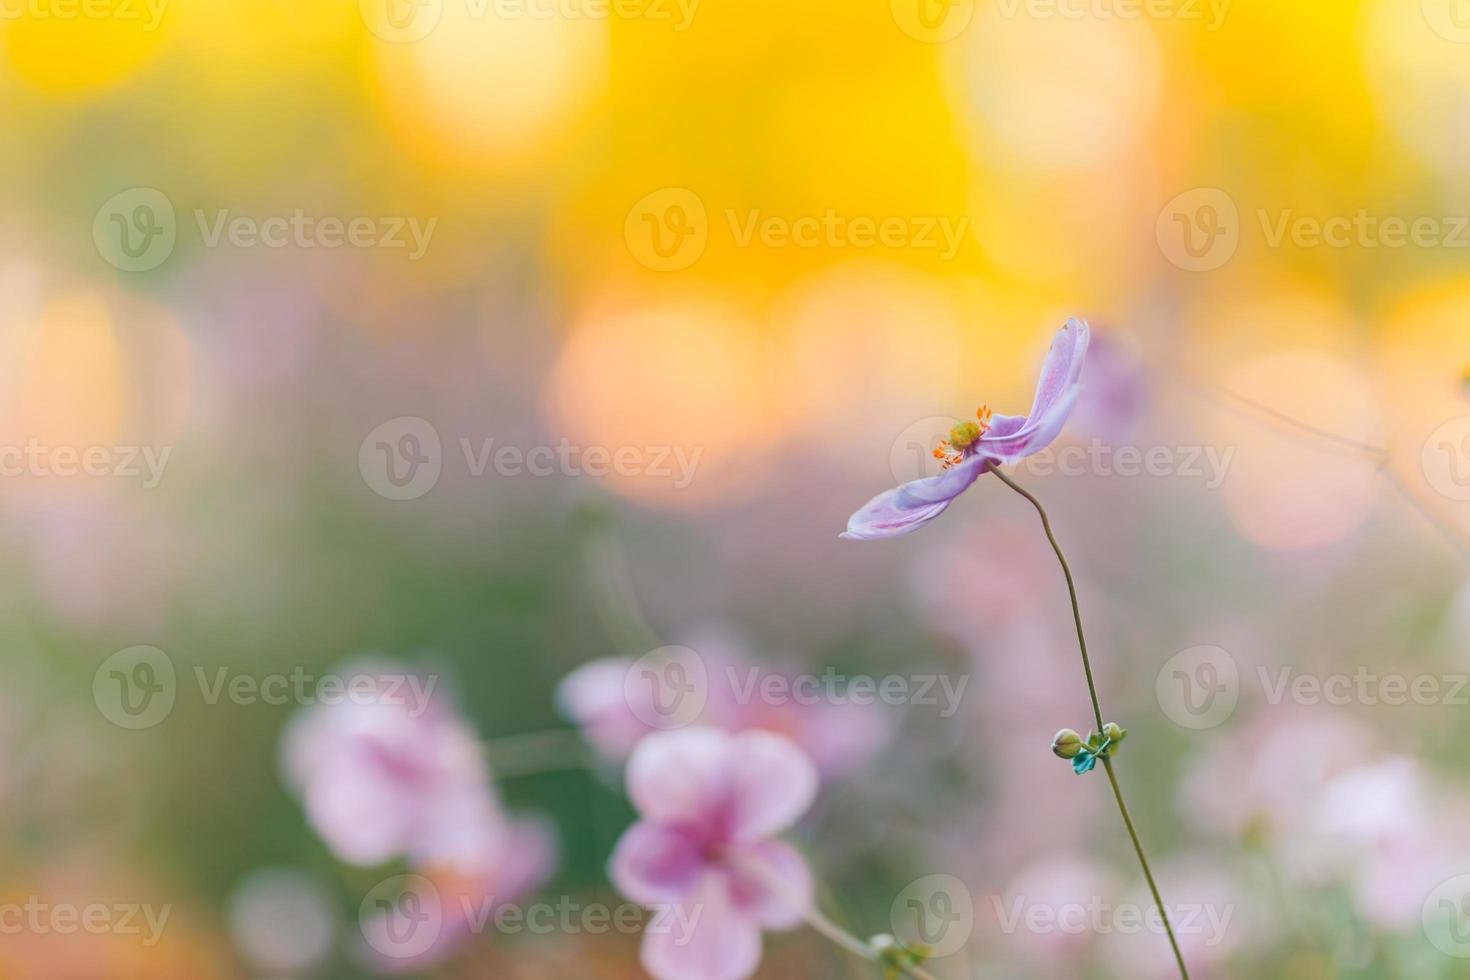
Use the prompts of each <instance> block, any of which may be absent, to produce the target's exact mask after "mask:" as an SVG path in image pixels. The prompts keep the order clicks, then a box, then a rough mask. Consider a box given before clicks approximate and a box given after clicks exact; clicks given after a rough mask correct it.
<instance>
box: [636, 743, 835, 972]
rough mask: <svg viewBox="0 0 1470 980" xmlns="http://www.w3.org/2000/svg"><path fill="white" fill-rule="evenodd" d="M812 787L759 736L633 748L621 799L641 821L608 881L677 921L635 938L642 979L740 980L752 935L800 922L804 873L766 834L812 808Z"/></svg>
mask: <svg viewBox="0 0 1470 980" xmlns="http://www.w3.org/2000/svg"><path fill="white" fill-rule="evenodd" d="M817 786H818V779H817V770H816V767H815V766H814V765H813V764H812V762H811V760H810V759H808V758H807V757H806V756H805V755H804V754H803V753H802V752H801V750H800V749H798V748H797V747H796V746H795V745H794V744H793V743H792V742H791V741H790V740H789V739H786V738H782V737H781V736H779V735H773V734H771V733H769V732H757V731H750V732H742V733H739V734H731V733H729V732H724V731H720V730H718V729H714V728H689V729H684V730H682V731H674V732H659V733H656V734H653V735H649V736H648V737H647V738H645V739H644V740H643V741H641V742H639V743H638V747H637V748H636V749H635V750H634V752H633V756H632V758H631V759H629V761H628V795H629V796H630V798H631V799H632V801H633V805H634V806H635V807H636V808H637V809H638V813H639V816H640V817H641V819H640V820H639V821H638V822H637V823H635V824H634V825H633V826H632V827H630V828H629V829H628V831H627V833H625V834H624V835H623V838H622V839H621V840H620V841H619V842H618V845H617V848H616V850H615V852H614V854H613V857H612V861H611V866H610V869H609V873H610V875H611V877H612V880H613V883H614V884H615V885H616V886H617V888H618V890H619V891H620V892H622V893H623V894H624V895H626V896H627V897H628V898H629V899H631V900H632V901H635V902H638V903H639V904H641V905H644V906H647V907H649V908H654V909H664V910H668V909H675V910H676V911H677V912H679V913H680V914H676V915H664V916H661V917H660V918H661V919H662V920H663V925H662V927H661V928H658V929H656V930H655V929H652V928H650V930H649V931H647V932H646V933H645V935H644V939H643V955H642V959H643V966H644V968H645V969H647V970H648V972H649V973H651V974H653V976H655V977H656V978H658V980H743V978H745V977H749V976H750V975H751V974H753V973H754V972H755V970H756V967H757V966H759V964H760V958H761V933H762V931H763V930H783V929H792V928H795V927H796V926H797V925H798V924H799V923H800V922H801V920H802V917H803V915H804V914H805V912H806V911H807V909H808V908H809V907H810V904H811V896H812V880H811V875H810V872H809V871H808V870H807V867H806V863H805V862H804V861H803V860H802V858H801V855H800V854H798V853H797V852H796V850H795V849H794V848H792V847H791V846H790V845H788V844H785V843H783V842H781V841H779V840H776V839H775V837H776V835H777V834H779V833H781V832H782V831H784V830H786V829H787V828H789V827H790V826H792V825H793V824H794V823H796V821H797V820H799V819H800V818H801V816H802V815H803V814H804V813H806V811H807V810H808V809H809V808H810V807H811V805H812V802H813V801H814V800H815V798H816V794H817ZM679 923H684V924H686V927H683V928H681V927H680V925H679Z"/></svg>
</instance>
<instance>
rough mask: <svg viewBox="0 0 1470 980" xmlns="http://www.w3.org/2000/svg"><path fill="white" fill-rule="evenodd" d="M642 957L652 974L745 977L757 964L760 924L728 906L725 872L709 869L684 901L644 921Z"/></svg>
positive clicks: (704, 979) (683, 979)
mask: <svg viewBox="0 0 1470 980" xmlns="http://www.w3.org/2000/svg"><path fill="white" fill-rule="evenodd" d="M642 961H643V968H644V969H645V970H647V971H648V972H649V973H650V974H652V975H653V976H654V977H655V978H657V980H746V978H747V977H749V976H750V975H752V974H753V973H755V971H756V967H758V966H760V961H761V930H760V926H759V925H758V924H757V923H756V921H755V919H753V918H752V917H750V916H749V915H746V914H744V913H742V912H740V911H739V910H738V909H736V908H735V907H734V904H733V902H732V900H731V897H730V882H729V881H728V879H727V877H726V875H725V874H724V873H723V872H720V871H709V872H707V873H706V874H705V875H704V878H703V880H702V881H701V883H700V885H699V888H698V889H697V890H696V891H695V893H694V895H693V896H692V897H691V898H690V899H689V900H688V901H686V902H683V903H680V904H678V905H677V906H675V907H673V908H670V909H669V910H667V912H665V913H663V914H661V915H659V916H657V917H656V918H655V920H654V921H653V922H650V923H649V925H648V927H647V928H646V929H645V930H644V934H643V955H642Z"/></svg>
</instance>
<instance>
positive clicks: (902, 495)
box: [841, 455, 994, 541]
mask: <svg viewBox="0 0 1470 980" xmlns="http://www.w3.org/2000/svg"><path fill="white" fill-rule="evenodd" d="M991 462H994V460H992V459H990V458H988V457H986V456H983V455H977V456H971V457H970V458H969V459H966V460H965V461H964V462H962V463H960V464H959V465H957V466H954V467H952V468H951V469H948V470H945V471H944V472H943V473H941V474H939V475H938V476H929V477H925V478H924V479H922V480H912V481H910V482H908V483H905V484H903V485H902V486H899V487H896V488H894V489H892V490H885V491H884V492H882V493H880V494H878V496H876V497H874V498H873V499H872V500H870V501H868V502H867V503H866V504H864V505H863V506H862V508H861V509H859V510H858V512H857V513H855V514H853V515H852V517H850V518H848V521H847V530H846V531H844V532H842V534H841V537H844V538H847V539H848V540H851V541H875V540H880V539H882V538H896V537H898V536H900V535H903V534H908V533H909V532H910V531H917V530H918V529H919V528H921V527H923V526H924V525H925V524H928V523H929V522H930V521H932V520H934V518H936V517H938V516H939V515H940V514H942V513H944V511H945V509H946V508H947V507H949V505H950V502H951V501H953V500H954V498H955V497H958V496H959V495H960V494H961V493H964V492H965V491H966V490H968V489H969V488H970V485H971V484H972V483H974V482H975V480H976V479H978V478H979V476H980V474H981V473H982V472H984V471H985V467H986V466H987V465H988V464H990V463H991Z"/></svg>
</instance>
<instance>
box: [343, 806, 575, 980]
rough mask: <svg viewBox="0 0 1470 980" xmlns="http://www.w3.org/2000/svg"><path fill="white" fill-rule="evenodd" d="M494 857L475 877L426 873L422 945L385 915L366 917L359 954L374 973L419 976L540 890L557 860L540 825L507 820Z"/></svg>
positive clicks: (551, 839) (488, 858)
mask: <svg viewBox="0 0 1470 980" xmlns="http://www.w3.org/2000/svg"><path fill="white" fill-rule="evenodd" d="M493 846H494V852H493V853H490V854H486V855H485V858H486V860H485V861H484V862H483V863H482V865H481V867H480V868H479V870H478V871H477V872H476V873H474V874H463V873H456V872H452V871H445V870H435V869H426V870H425V874H424V877H423V881H424V882H427V885H426V886H424V887H427V888H430V889H432V890H433V901H432V908H431V909H430V910H429V911H428V912H427V913H421V914H428V915H431V916H432V917H433V921H432V922H427V923H424V926H425V927H427V928H429V929H431V930H432V931H431V932H430V933H427V934H425V936H426V937H427V940H428V941H423V938H424V937H420V936H419V935H418V934H416V933H414V932H406V931H405V930H404V928H403V923H402V922H394V921H391V920H390V914H396V913H388V912H382V913H376V914H372V915H369V916H367V917H365V918H364V919H363V920H362V921H361V923H360V927H361V929H362V937H363V940H364V942H365V946H364V947H363V950H362V954H363V959H364V960H365V961H366V963H367V965H369V966H370V967H371V968H372V969H373V970H375V971H376V972H378V973H391V974H398V973H418V972H422V971H423V970H425V969H427V968H429V967H431V966H433V965H434V964H436V963H439V962H441V961H443V960H444V959H446V958H447V957H449V956H451V955H452V954H453V953H454V952H455V951H456V950H458V949H460V948H461V947H463V946H464V945H465V944H466V942H468V941H470V940H472V939H473V938H475V937H476V936H480V935H484V934H485V933H487V932H489V931H491V930H493V929H494V928H495V924H496V922H497V915H499V914H500V912H501V911H502V909H504V908H505V907H506V906H508V905H511V904H513V903H514V902H516V901H517V899H519V898H520V897H521V896H523V895H526V894H529V893H531V892H533V891H535V889H537V888H538V887H540V886H541V885H542V884H543V883H544V882H545V881H546V879H547V878H548V877H549V876H550V874H551V870H552V867H553V865H554V864H555V861H556V842H555V838H554V837H553V836H552V834H551V831H550V829H549V828H548V827H547V826H545V825H544V824H543V823H541V822H540V821H539V820H534V819H528V820H508V821H506V822H505V823H504V824H503V825H502V828H501V833H500V834H499V835H498V836H497V837H496V838H495V840H494V841H493Z"/></svg>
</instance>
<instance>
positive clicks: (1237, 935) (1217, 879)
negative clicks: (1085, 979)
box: [1102, 859, 1269, 980]
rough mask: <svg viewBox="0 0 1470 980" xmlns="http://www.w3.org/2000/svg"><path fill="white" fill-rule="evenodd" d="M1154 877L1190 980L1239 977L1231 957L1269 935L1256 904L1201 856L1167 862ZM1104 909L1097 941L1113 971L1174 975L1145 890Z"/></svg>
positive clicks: (1152, 979)
mask: <svg viewBox="0 0 1470 980" xmlns="http://www.w3.org/2000/svg"><path fill="white" fill-rule="evenodd" d="M1157 878H1158V883H1159V890H1160V891H1161V892H1162V893H1163V895H1164V896H1165V899H1164V900H1165V902H1166V903H1168V904H1167V907H1168V912H1169V921H1170V923H1171V924H1172V925H1173V926H1174V935H1175V936H1176V937H1177V938H1178V940H1179V949H1180V952H1181V953H1182V954H1183V955H1184V962H1185V963H1186V964H1187V965H1188V966H1189V975H1190V976H1191V977H1193V978H1194V980H1215V978H1225V977H1234V976H1238V975H1239V974H1238V973H1236V972H1234V971H1232V970H1230V969H1228V964H1229V960H1230V958H1231V956H1233V955H1234V954H1235V953H1236V952H1237V951H1238V950H1240V949H1242V948H1246V944H1247V943H1257V944H1260V943H1264V942H1265V941H1266V940H1267V939H1268V938H1269V936H1268V935H1267V934H1266V933H1267V929H1268V926H1267V924H1266V922H1265V919H1264V917H1263V916H1262V915H1261V914H1260V913H1261V908H1260V905H1259V903H1258V902H1257V901H1254V900H1253V899H1252V898H1251V896H1250V894H1249V893H1248V892H1247V891H1245V890H1244V889H1243V888H1242V887H1241V886H1240V884H1239V883H1238V882H1236V880H1235V879H1234V877H1233V876H1231V875H1230V874H1229V873H1228V872H1227V871H1226V870H1225V869H1223V868H1221V867H1219V866H1216V865H1214V864H1211V863H1209V862H1207V861H1204V860H1195V859H1192V860H1187V861H1183V862H1179V863H1174V864H1166V865H1164V866H1163V867H1162V868H1160V869H1158V872H1157ZM1171 896H1172V898H1171ZM1106 907H1107V909H1108V911H1106V912H1105V913H1104V914H1103V918H1102V922H1103V931H1104V932H1105V933H1106V935H1105V936H1104V937H1103V943H1102V945H1103V948H1104V951H1105V955H1106V956H1107V958H1108V959H1109V960H1110V961H1111V962H1112V964H1113V967H1114V970H1113V974H1112V975H1114V976H1120V977H1137V978H1139V980H1165V978H1168V977H1177V976H1178V975H1179V968H1178V966H1177V965H1176V964H1175V961H1174V956H1173V952H1172V951H1171V950H1170V948H1169V944H1168V943H1167V942H1166V941H1164V939H1163V938H1162V937H1163V936H1164V930H1163V924H1162V920H1160V919H1159V918H1158V913H1157V912H1156V911H1155V910H1156V908H1157V907H1156V906H1155V905H1154V902H1153V898H1152V897H1151V896H1150V894H1149V892H1148V889H1147V888H1145V887H1144V886H1143V885H1142V884H1140V885H1139V887H1138V888H1137V889H1135V890H1134V891H1132V892H1131V893H1129V894H1127V895H1126V896H1125V897H1123V898H1122V899H1120V900H1119V901H1118V902H1117V904H1116V905H1114V904H1111V903H1108V904H1107V906H1106Z"/></svg>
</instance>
